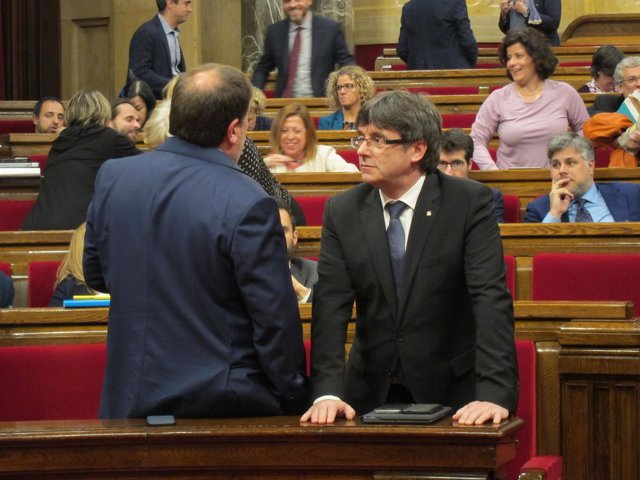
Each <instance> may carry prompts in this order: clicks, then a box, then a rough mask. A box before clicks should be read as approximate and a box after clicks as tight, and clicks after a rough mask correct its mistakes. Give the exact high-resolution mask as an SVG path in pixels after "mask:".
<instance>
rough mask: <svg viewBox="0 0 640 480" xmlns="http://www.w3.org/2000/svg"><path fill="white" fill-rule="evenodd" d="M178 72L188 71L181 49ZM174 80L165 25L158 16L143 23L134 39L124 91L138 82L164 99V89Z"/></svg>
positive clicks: (130, 46) (132, 40) (130, 45)
mask: <svg viewBox="0 0 640 480" xmlns="http://www.w3.org/2000/svg"><path fill="white" fill-rule="evenodd" d="M178 70H180V71H181V72H184V71H185V70H186V66H185V63H184V55H183V54H182V47H181V48H180V63H179V65H178ZM172 78H173V74H172V73H171V53H170V50H169V43H168V42H167V36H166V34H165V33H164V30H163V28H162V23H161V22H160V19H159V18H158V16H157V15H156V16H155V17H153V18H152V19H151V20H149V21H148V22H146V23H143V24H142V25H141V26H140V27H139V28H138V30H136V32H135V33H134V34H133V37H131V43H130V44H129V68H128V70H127V81H126V82H125V90H126V88H127V86H128V85H129V84H130V83H131V82H133V81H134V80H136V79H139V80H143V81H145V82H147V83H148V84H149V86H150V87H151V90H153V93H154V94H155V96H156V98H162V89H163V88H164V86H165V85H166V84H167V83H169V80H171V79H172Z"/></svg>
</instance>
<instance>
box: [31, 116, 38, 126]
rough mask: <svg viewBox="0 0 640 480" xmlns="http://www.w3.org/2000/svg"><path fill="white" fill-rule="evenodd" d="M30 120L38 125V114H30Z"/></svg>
mask: <svg viewBox="0 0 640 480" xmlns="http://www.w3.org/2000/svg"><path fill="white" fill-rule="evenodd" d="M31 121H32V122H33V124H34V125H36V126H37V125H38V116H37V115H31Z"/></svg>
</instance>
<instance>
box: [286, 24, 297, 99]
mask: <svg viewBox="0 0 640 480" xmlns="http://www.w3.org/2000/svg"><path fill="white" fill-rule="evenodd" d="M301 31H302V27H296V38H294V39H293V48H292V49H291V52H290V53H289V72H288V73H287V83H286V84H285V87H284V90H283V92H282V96H283V97H284V98H290V97H293V84H294V83H295V82H296V73H297V72H298V59H299V58H300V43H301V42H302V39H301V38H300V32H301Z"/></svg>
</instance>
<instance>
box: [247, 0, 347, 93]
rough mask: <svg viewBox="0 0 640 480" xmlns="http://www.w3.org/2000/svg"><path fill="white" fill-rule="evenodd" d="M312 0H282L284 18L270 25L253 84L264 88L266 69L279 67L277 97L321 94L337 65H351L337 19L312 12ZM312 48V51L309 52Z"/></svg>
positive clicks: (267, 72) (255, 69)
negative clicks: (285, 16) (285, 17)
mask: <svg viewBox="0 0 640 480" xmlns="http://www.w3.org/2000/svg"><path fill="white" fill-rule="evenodd" d="M312 4H313V0H282V9H283V10H284V12H285V14H286V15H287V17H288V18H287V19H285V20H281V21H279V22H276V23H274V24H273V25H269V27H268V28H267V34H266V37H265V40H264V50H263V53H262V57H261V58H260V61H259V62H258V64H257V65H256V66H255V68H254V70H253V84H254V85H255V86H256V87H258V88H259V89H261V90H264V86H265V83H266V82H267V77H268V76H269V72H271V70H273V69H274V68H275V69H277V70H278V77H277V79H276V97H324V96H325V94H326V92H325V84H326V82H327V78H329V74H330V73H331V72H333V70H334V69H335V67H336V66H339V67H341V66H343V65H353V64H354V63H355V62H354V60H353V56H352V55H351V53H349V49H348V48H347V43H346V41H345V39H344V34H343V33H342V29H341V28H340V25H339V24H338V23H337V22H334V21H333V20H329V19H328V18H323V17H318V16H315V15H312V14H311V5H312ZM312 52H313V55H312Z"/></svg>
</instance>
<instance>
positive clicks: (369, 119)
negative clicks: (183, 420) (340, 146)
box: [301, 90, 518, 424]
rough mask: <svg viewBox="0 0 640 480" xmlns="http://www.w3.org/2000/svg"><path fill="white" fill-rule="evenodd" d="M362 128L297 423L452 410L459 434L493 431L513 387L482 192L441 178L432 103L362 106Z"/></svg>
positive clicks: (320, 286)
mask: <svg viewBox="0 0 640 480" xmlns="http://www.w3.org/2000/svg"><path fill="white" fill-rule="evenodd" d="M357 124H358V132H359V134H360V136H359V137H358V138H356V139H354V140H353V144H354V146H357V147H358V155H359V156H360V162H361V163H360V165H361V170H362V178H363V182H364V183H362V184H361V185H359V186H357V187H354V188H352V189H350V190H349V191H347V192H345V193H342V194H340V195H336V196H334V197H332V198H331V199H330V200H329V201H328V203H327V205H326V207H325V216H324V224H323V227H322V241H321V249H320V261H319V264H318V275H319V279H318V282H317V283H316V285H315V287H314V299H313V319H312V325H311V334H312V348H311V351H312V357H311V358H312V361H311V366H312V398H313V399H315V400H314V404H313V406H312V407H311V408H310V409H309V410H308V411H307V412H306V413H305V414H304V415H303V416H302V418H301V420H302V421H308V420H310V421H312V422H314V423H331V422H333V421H334V419H335V418H336V416H338V415H344V416H346V417H347V418H348V419H351V418H353V417H354V416H355V413H356V411H358V412H359V413H366V412H367V411H368V410H371V409H373V408H375V407H377V406H379V405H381V404H383V403H389V402H398V401H401V402H419V403H440V404H443V405H449V406H452V407H454V408H457V409H459V410H458V411H457V412H456V414H455V415H454V417H453V418H454V420H457V421H459V422H461V423H464V424H479V423H483V422H485V421H489V420H492V421H493V422H500V421H501V420H503V419H505V418H507V416H508V415H509V412H510V411H511V412H513V411H514V410H515V408H516V404H517V397H518V394H517V392H518V386H517V365H516V358H515V346H514V338H513V328H514V327H513V323H514V321H513V309H512V302H511V296H510V295H509V292H508V291H507V288H506V286H505V267H504V260H503V254H502V242H501V240H500V232H499V230H498V225H497V223H496V219H495V216H494V213H493V199H492V196H491V192H490V190H489V189H488V188H487V187H486V186H484V185H482V184H481V183H479V182H469V181H466V180H463V179H459V178H456V177H453V176H449V175H444V174H442V173H441V172H440V171H438V170H437V168H436V167H435V166H436V164H437V162H438V159H439V150H440V137H441V119H440V115H439V113H438V111H437V110H436V108H435V106H434V105H433V104H432V103H431V102H429V101H428V100H424V99H423V98H421V97H419V96H417V95H414V94H411V93H409V92H406V91H401V90H395V91H392V92H385V93H383V94H380V95H378V96H376V97H374V98H373V99H371V100H370V101H368V102H367V103H365V104H364V105H363V107H362V109H361V111H360V113H359V115H358V121H357ZM400 211H401V213H400ZM405 249H406V253H405ZM354 300H355V303H356V307H357V318H356V332H355V338H354V341H353V345H352V347H351V350H350V352H349V359H348V362H347V363H346V365H345V361H344V348H345V341H346V335H347V325H348V323H349V320H350V318H351V313H352V308H353V302H354ZM354 409H355V410H354Z"/></svg>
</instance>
